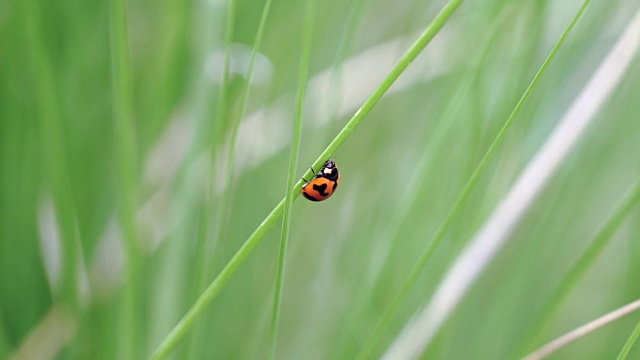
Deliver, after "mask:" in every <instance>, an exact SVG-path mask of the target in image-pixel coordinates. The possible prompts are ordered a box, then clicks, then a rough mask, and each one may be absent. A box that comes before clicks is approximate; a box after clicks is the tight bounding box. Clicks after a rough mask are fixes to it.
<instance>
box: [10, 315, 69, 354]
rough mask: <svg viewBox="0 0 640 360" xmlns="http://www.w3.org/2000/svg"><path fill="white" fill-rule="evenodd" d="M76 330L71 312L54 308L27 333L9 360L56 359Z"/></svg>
mask: <svg viewBox="0 0 640 360" xmlns="http://www.w3.org/2000/svg"><path fill="white" fill-rule="evenodd" d="M77 329H78V323H77V320H76V319H75V318H74V317H73V315H72V314H71V312H69V311H67V310H65V309H64V308H62V307H58V306H54V307H52V308H51V310H49V312H48V313H47V314H46V315H45V316H44V318H43V319H42V320H41V321H40V322H39V323H38V324H37V325H36V326H35V327H33V328H32V329H31V331H29V333H28V334H27V335H26V336H25V338H24V340H23V341H22V343H21V344H20V346H19V347H18V348H17V349H16V350H15V352H14V353H13V354H10V355H9V357H8V358H9V359H10V360H32V359H40V360H48V359H56V358H57V357H58V354H59V353H60V351H62V349H64V347H65V346H66V345H67V344H68V343H69V342H71V340H73V338H74V337H75V334H76V332H77Z"/></svg>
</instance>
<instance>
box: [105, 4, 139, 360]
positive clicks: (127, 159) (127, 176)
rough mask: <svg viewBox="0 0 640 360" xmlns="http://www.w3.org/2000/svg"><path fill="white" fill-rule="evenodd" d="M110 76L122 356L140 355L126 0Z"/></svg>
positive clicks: (119, 13)
mask: <svg viewBox="0 0 640 360" xmlns="http://www.w3.org/2000/svg"><path fill="white" fill-rule="evenodd" d="M109 17H110V19H109V20H110V24H109V25H110V31H111V63H112V66H111V75H112V82H113V106H114V114H113V121H114V124H113V127H114V140H115V150H116V159H117V160H116V161H117V172H118V176H117V183H118V187H117V206H118V214H119V219H120V224H121V226H122V232H123V237H124V248H125V252H126V269H125V285H124V292H123V299H122V301H123V309H124V311H122V312H121V314H120V319H119V320H120V322H121V328H122V331H123V332H122V333H121V334H119V335H120V336H119V337H118V339H119V341H120V343H119V354H118V357H120V358H122V359H138V358H140V344H141V339H140V338H139V336H140V334H142V331H141V327H140V325H141V323H140V322H139V321H138V319H139V318H140V317H139V314H140V313H141V312H140V311H138V310H137V309H138V306H136V302H137V299H138V298H139V296H137V289H139V286H138V284H137V282H138V278H139V270H138V269H139V266H140V264H139V255H138V253H139V252H138V243H137V236H136V226H135V210H136V206H137V204H136V200H135V199H136V190H135V189H136V180H135V177H136V163H135V161H136V154H135V146H134V144H135V140H134V125H133V81H132V76H131V64H130V50H129V31H128V27H127V4H126V0H112V1H111V2H110V14H109Z"/></svg>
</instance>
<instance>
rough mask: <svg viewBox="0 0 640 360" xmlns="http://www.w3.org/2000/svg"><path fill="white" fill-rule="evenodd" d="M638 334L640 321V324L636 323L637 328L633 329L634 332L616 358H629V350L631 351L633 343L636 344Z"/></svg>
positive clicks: (622, 359) (639, 333)
mask: <svg viewBox="0 0 640 360" xmlns="http://www.w3.org/2000/svg"><path fill="white" fill-rule="evenodd" d="M638 336H640V322H638V325H636V327H635V329H633V332H632V333H631V335H630V336H629V339H627V342H626V343H625V344H624V346H623V347H622V350H620V354H618V357H617V358H616V360H625V359H626V358H627V355H629V351H631V348H632V347H633V344H635V342H636V340H638Z"/></svg>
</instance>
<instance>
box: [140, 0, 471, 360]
mask: <svg viewBox="0 0 640 360" xmlns="http://www.w3.org/2000/svg"><path fill="white" fill-rule="evenodd" d="M462 1H463V0H451V1H450V2H448V3H447V5H445V7H444V8H443V9H442V10H441V11H440V13H438V15H436V17H435V18H434V19H433V21H432V22H431V24H429V26H427V28H426V29H425V31H424V32H423V33H422V34H421V35H420V37H419V38H418V39H417V40H416V41H415V42H414V43H413V44H412V45H411V47H410V48H409V49H408V50H407V51H406V52H405V53H404V55H403V56H402V57H401V58H400V60H398V62H397V63H396V65H395V66H394V67H393V69H391V71H390V72H389V74H388V75H387V76H386V77H385V79H384V80H383V81H382V83H381V84H380V86H378V88H377V89H376V90H375V91H374V92H373V94H371V96H370V97H369V98H368V99H367V101H365V103H364V104H363V105H362V106H361V107H360V109H359V110H358V111H357V112H356V113H355V115H354V116H353V117H352V118H351V119H350V120H349V122H347V124H346V125H345V127H344V128H343V129H342V130H341V131H340V133H338V135H337V136H336V138H335V139H333V141H332V142H331V143H330V144H329V146H327V148H326V149H325V150H324V151H323V152H322V154H320V156H319V157H318V159H317V160H316V161H315V162H314V164H313V168H314V169H316V170H317V169H319V168H320V166H321V165H322V164H323V163H324V161H326V159H328V158H330V157H331V155H333V154H334V153H335V151H336V150H337V149H338V148H339V147H340V146H341V145H342V144H343V143H344V142H345V141H346V140H347V138H348V137H349V135H351V133H352V132H353V131H354V130H355V129H356V128H357V127H358V125H360V123H361V122H362V120H363V119H364V117H365V116H366V115H367V114H368V113H369V112H370V111H371V109H373V107H374V106H375V105H376V104H377V103H378V101H380V99H381V98H382V96H383V95H384V94H385V93H386V92H387V91H388V90H389V88H390V87H391V85H393V83H394V82H395V81H396V80H397V79H398V77H400V75H401V74H402V73H403V72H404V70H405V69H406V68H407V67H408V66H409V65H410V64H411V63H412V62H413V60H415V58H416V57H417V56H418V55H419V54H420V53H421V52H422V50H424V48H425V47H426V46H427V45H428V44H429V42H431V40H432V39H433V37H434V36H435V35H436V34H437V33H438V31H440V29H441V28H442V27H443V26H444V24H445V23H446V22H447V20H448V19H449V18H450V17H451V15H453V13H454V12H455V10H456V9H457V8H458V7H459V6H460V5H461V4H462ZM309 175H311V170H308V171H307V172H306V173H305V174H304V177H308V176H309ZM302 184H303V181H302V180H300V181H298V182H297V183H296V186H295V187H294V200H295V199H296V198H297V197H298V196H299V195H300V194H299V193H300V188H301V187H302ZM284 203H285V200H284V199H282V200H281V201H280V203H278V205H277V206H276V207H275V208H274V209H273V210H272V211H271V213H270V214H269V215H268V216H267V217H266V218H265V219H264V220H263V221H262V223H261V224H260V225H258V227H257V228H256V230H255V231H254V232H253V233H252V234H251V235H250V236H249V238H248V239H247V241H245V243H244V244H243V245H242V246H241V247H240V249H239V250H238V251H237V252H236V253H235V255H234V256H233V257H232V258H231V260H229V262H228V263H227V265H226V266H225V267H224V268H223V269H222V271H221V272H220V274H218V276H217V277H216V278H215V279H214V280H213V282H211V284H210V285H209V286H208V287H207V289H206V290H205V291H204V292H203V293H202V295H201V296H200V298H199V299H198V300H197V301H196V302H195V303H194V304H193V306H192V307H191V309H189V311H188V312H187V313H186V314H185V316H184V317H183V318H182V319H181V320H180V322H179V323H178V324H177V325H176V326H175V327H174V328H173V330H171V332H170V333H169V335H167V337H166V338H165V339H164V340H163V341H162V343H161V344H160V345H159V346H158V348H157V349H156V350H155V351H154V353H153V354H152V355H151V358H152V359H163V358H166V357H167V356H168V355H169V354H170V353H171V351H172V350H173V349H174V348H175V346H176V345H178V343H179V342H180V340H181V339H182V338H183V337H184V335H185V334H186V333H187V331H189V329H191V327H193V325H194V323H195V321H196V320H197V319H198V318H199V317H200V315H201V314H202V313H203V312H204V310H205V309H206V307H207V306H208V305H209V304H210V303H211V301H212V300H213V299H214V298H215V297H216V295H217V294H218V292H219V291H220V290H221V289H222V288H223V287H224V286H225V285H226V283H227V282H228V281H229V280H230V278H231V276H232V275H233V273H234V272H235V270H236V269H237V268H238V266H240V265H241V264H242V263H243V262H244V261H245V259H246V258H247V257H248V256H249V254H250V253H251V252H252V251H253V249H254V248H255V247H256V246H257V245H258V244H259V243H260V240H262V238H263V237H264V235H265V234H266V233H267V231H269V230H270V229H271V228H272V227H273V225H275V223H276V221H277V220H278V218H279V217H280V216H281V215H282V213H283V210H284Z"/></svg>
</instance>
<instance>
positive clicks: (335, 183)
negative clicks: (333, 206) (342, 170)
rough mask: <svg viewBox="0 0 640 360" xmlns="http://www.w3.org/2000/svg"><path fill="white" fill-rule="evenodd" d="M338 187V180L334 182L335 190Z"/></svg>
mask: <svg viewBox="0 0 640 360" xmlns="http://www.w3.org/2000/svg"><path fill="white" fill-rule="evenodd" d="M337 187H338V183H337V182H334V183H333V191H336V188H337Z"/></svg>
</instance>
